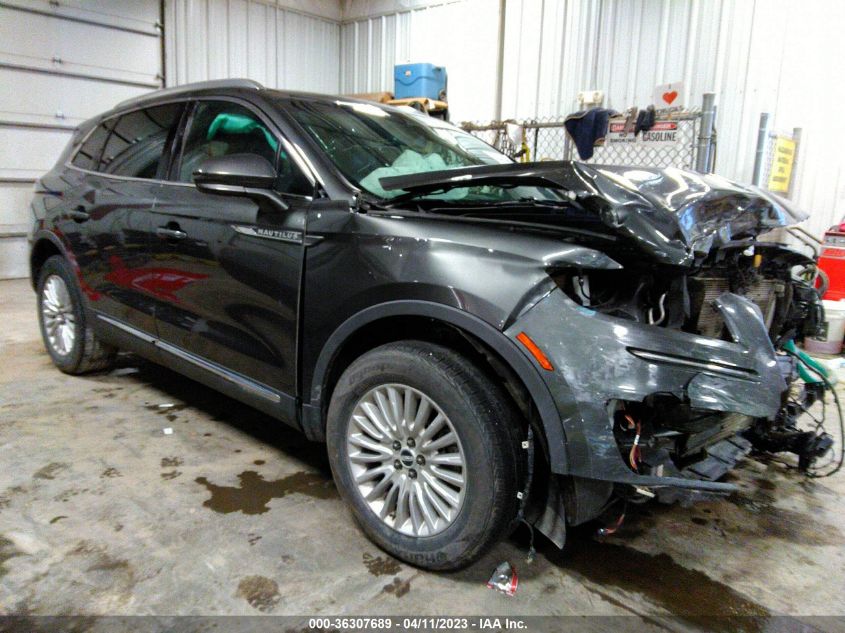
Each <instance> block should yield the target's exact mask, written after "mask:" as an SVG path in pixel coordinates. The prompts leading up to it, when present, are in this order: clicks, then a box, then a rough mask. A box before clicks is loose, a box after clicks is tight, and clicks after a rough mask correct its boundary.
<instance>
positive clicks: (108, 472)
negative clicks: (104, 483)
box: [100, 468, 123, 479]
mask: <svg viewBox="0 0 845 633" xmlns="http://www.w3.org/2000/svg"><path fill="white" fill-rule="evenodd" d="M122 476H123V475H122V474H121V473H120V471H119V470H118V469H117V468H106V469H105V470H104V471H103V472H101V473H100V478H101V479H113V478H114V477H122Z"/></svg>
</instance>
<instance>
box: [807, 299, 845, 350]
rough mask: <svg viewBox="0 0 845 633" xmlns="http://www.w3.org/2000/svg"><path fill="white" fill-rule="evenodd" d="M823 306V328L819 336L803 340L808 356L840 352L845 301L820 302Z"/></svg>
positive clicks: (843, 327)
mask: <svg viewBox="0 0 845 633" xmlns="http://www.w3.org/2000/svg"><path fill="white" fill-rule="evenodd" d="M822 303H823V304H824V317H825V321H824V328H823V329H822V332H821V334H820V335H819V336H817V337H815V338H805V339H804V349H805V350H806V351H807V352H809V353H810V354H838V353H840V352H841V351H842V339H843V337H845V299H842V300H840V301H827V300H824V301H822Z"/></svg>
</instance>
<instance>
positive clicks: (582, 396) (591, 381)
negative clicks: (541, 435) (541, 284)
mask: <svg viewBox="0 0 845 633" xmlns="http://www.w3.org/2000/svg"><path fill="white" fill-rule="evenodd" d="M716 308H717V309H718V310H719V311H720V312H721V313H722V317H723V318H724V321H725V324H726V326H727V328H728V331H729V332H730V333H731V335H732V338H733V341H723V340H719V339H713V338H707V337H703V336H698V335H694V334H688V333H685V332H680V331H677V330H668V329H665V328H660V327H656V326H651V325H646V324H642V323H636V322H633V321H625V320H622V319H618V318H613V317H609V316H606V315H603V314H601V313H598V312H595V311H593V310H589V309H586V308H583V307H582V306H579V305H577V304H576V303H575V302H573V301H572V300H571V299H569V298H568V297H567V296H566V295H565V294H564V293H563V292H562V291H560V290H555V291H553V292H551V293H550V294H549V295H547V296H546V297H545V298H544V299H543V300H541V301H540V302H538V303H537V304H536V305H535V306H534V307H532V308H531V309H530V310H529V311H528V312H526V313H525V314H524V315H522V316H521V317H520V318H519V319H517V321H516V322H515V323H514V325H513V326H512V327H510V328H509V329H508V330H507V331H506V334H507V335H508V336H509V337H510V338H513V339H515V338H516V336H517V335H518V334H519V333H520V332H525V333H526V334H527V335H528V336H530V337H531V339H532V340H533V341H534V342H535V343H536V344H537V345H538V346H539V347H540V349H542V350H543V352H544V353H545V354H546V356H547V357H548V358H549V360H550V361H551V363H552V365H553V367H554V369H553V370H551V371H547V370H543V369H541V368H539V367H538V371H539V372H540V374H541V375H542V377H543V379H544V381H545V382H546V384H547V386H548V388H549V390H550V392H551V393H552V396H553V397H554V399H555V402H556V405H557V408H558V413H559V414H560V419H561V425H562V428H563V432H564V436H565V439H566V444H565V446H563V447H553V446H550V447H549V451H550V453H552V454H551V455H550V457H551V463H552V469H553V471H554V472H557V473H560V474H569V475H574V476H578V477H585V478H589V479H599V480H605V481H614V482H621V483H631V484H634V485H641V486H666V485H670V486H680V487H688V488H698V489H704V490H721V491H726V490H730V489H732V487H731V486H728V485H727V484H720V483H717V482H710V481H704V480H698V479H684V478H680V477H671V478H670V477H654V476H648V475H639V474H637V473H635V472H633V471H632V470H631V469H630V468H629V467H628V466H627V465H626V464H625V463H624V461H623V459H622V457H621V455H620V452H619V448H618V445H617V443H616V440H615V438H614V435H613V421H612V415H611V412H610V410H609V406H610V404H611V402H612V401H615V400H627V401H642V400H643V399H644V398H646V397H647V396H649V395H652V394H672V395H674V396H675V397H677V398H678V399H679V400H681V401H684V402H688V403H689V404H690V406H692V407H693V408H696V409H703V410H709V411H715V412H733V413H739V414H743V415H747V416H750V417H753V418H768V419H772V418H774V417H775V415H776V414H777V413H778V411H779V410H780V408H781V406H782V398H783V393H784V391H785V390H786V389H787V384H786V381H785V379H784V377H783V375H782V372H781V369H780V368H779V366H778V362H777V357H776V354H775V350H774V348H773V346H772V343H771V340H770V339H769V335H768V332H767V330H766V326H765V324H764V323H763V318H762V316H761V314H760V311H759V309H758V308H757V306H756V305H754V304H753V303H752V302H751V301H749V300H747V299H745V298H744V297H741V296H739V295H735V294H731V293H725V294H723V295H722V296H721V297H719V299H718V300H717V302H716ZM523 349H524V348H523ZM526 354H528V352H527V350H526ZM558 451H562V454H556V452H558Z"/></svg>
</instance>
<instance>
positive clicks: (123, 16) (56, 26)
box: [0, 0, 162, 279]
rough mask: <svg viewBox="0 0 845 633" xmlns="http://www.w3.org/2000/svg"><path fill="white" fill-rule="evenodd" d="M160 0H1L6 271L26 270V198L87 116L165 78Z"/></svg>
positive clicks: (1, 253)
mask: <svg viewBox="0 0 845 633" xmlns="http://www.w3.org/2000/svg"><path fill="white" fill-rule="evenodd" d="M160 12H161V8H160V4H159V2H158V0H60V1H58V2H57V1H55V0H53V1H48V0H3V1H0V279H4V278H10V277H25V276H26V275H27V274H28V270H27V262H26V237H25V236H26V231H27V230H28V229H29V226H30V211H29V199H30V192H31V191H32V185H33V182H34V181H35V179H36V178H37V177H38V176H40V175H41V174H43V173H44V172H46V171H47V170H49V169H50V168H51V167H52V166H53V165H54V163H55V161H56V158H57V157H58V155H59V153H60V152H61V150H62V149H63V148H64V146H65V144H66V143H67V141H68V139H69V138H70V131H71V130H72V129H73V128H74V127H76V126H77V125H79V123H81V122H82V121H84V120H85V119H88V118H90V117H92V116H94V115H96V114H99V113H100V112H103V111H105V110H108V109H109V108H111V107H112V106H113V105H115V104H116V103H117V102H119V101H122V100H123V99H128V98H129V97H134V96H136V95H139V94H142V93H144V92H148V91H150V90H153V89H156V88H158V87H160V86H161V85H162V75H161V73H162V44H161V42H162V37H161V36H162V34H161V31H162V29H161V27H160V24H159V20H160V15H161V13H160Z"/></svg>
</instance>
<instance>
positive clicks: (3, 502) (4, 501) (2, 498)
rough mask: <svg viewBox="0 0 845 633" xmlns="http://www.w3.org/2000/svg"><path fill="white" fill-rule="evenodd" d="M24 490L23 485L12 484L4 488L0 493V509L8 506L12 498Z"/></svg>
mask: <svg viewBox="0 0 845 633" xmlns="http://www.w3.org/2000/svg"><path fill="white" fill-rule="evenodd" d="M24 492H26V488H24V487H23V486H12V487H11V488H6V490H4V491H3V492H2V493H0V510H2V509H3V508H8V507H9V506H10V505H12V499H14V498H15V497H16V496H17V495H19V494H21V493H24Z"/></svg>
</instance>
